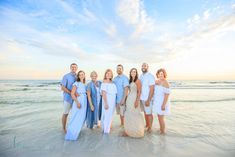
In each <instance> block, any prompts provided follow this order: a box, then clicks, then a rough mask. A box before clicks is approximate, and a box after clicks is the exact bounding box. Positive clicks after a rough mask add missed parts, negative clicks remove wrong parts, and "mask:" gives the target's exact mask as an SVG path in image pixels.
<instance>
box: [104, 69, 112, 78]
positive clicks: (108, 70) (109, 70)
mask: <svg viewBox="0 0 235 157" xmlns="http://www.w3.org/2000/svg"><path fill="white" fill-rule="evenodd" d="M108 72H111V73H112V78H111V79H110V81H112V79H113V71H112V70H111V69H107V70H106V71H105V73H104V80H106V79H107V78H106V74H107V73H108Z"/></svg>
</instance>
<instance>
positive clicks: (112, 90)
mask: <svg viewBox="0 0 235 157" xmlns="http://www.w3.org/2000/svg"><path fill="white" fill-rule="evenodd" d="M112 79H113V72H112V70H110V69H108V70H106V72H105V74H104V80H103V83H102V84H101V93H102V115H101V123H102V129H103V133H107V134H108V133H109V132H110V127H111V123H112V118H113V114H114V110H115V105H116V94H117V88H116V85H115V84H114V83H113V82H112Z"/></svg>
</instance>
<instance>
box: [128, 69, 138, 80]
mask: <svg viewBox="0 0 235 157" xmlns="http://www.w3.org/2000/svg"><path fill="white" fill-rule="evenodd" d="M133 70H135V71H136V76H135V78H134V79H133V78H132V76H131V72H132V71H133ZM129 78H130V79H129V83H131V82H132V81H134V82H135V81H136V80H137V79H138V71H137V69H136V68H132V69H131V70H130V77H129Z"/></svg>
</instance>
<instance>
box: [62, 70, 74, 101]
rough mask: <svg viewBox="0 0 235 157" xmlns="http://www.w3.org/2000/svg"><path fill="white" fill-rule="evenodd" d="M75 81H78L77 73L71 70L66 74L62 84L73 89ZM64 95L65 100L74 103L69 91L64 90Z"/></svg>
mask: <svg viewBox="0 0 235 157" xmlns="http://www.w3.org/2000/svg"><path fill="white" fill-rule="evenodd" d="M75 81H76V74H74V73H71V72H70V73H68V74H66V75H64V77H63V79H62V81H61V83H60V84H61V85H63V86H64V87H65V88H67V89H68V90H70V91H71V90H72V87H73V83H74V82H75ZM63 95H64V101H67V102H68V103H70V104H72V103H73V99H72V97H71V95H70V94H69V93H66V92H64V93H63Z"/></svg>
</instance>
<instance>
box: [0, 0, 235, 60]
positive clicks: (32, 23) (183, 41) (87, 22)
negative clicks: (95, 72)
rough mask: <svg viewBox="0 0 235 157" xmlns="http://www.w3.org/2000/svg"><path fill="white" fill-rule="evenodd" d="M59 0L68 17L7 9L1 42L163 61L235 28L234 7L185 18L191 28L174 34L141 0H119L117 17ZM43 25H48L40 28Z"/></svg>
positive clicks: (86, 56)
mask: <svg viewBox="0 0 235 157" xmlns="http://www.w3.org/2000/svg"><path fill="white" fill-rule="evenodd" d="M55 2H56V4H57V5H55V6H56V7H58V8H60V9H61V8H62V10H61V13H58V14H66V17H64V16H61V18H62V19H60V16H59V15H58V16H55V15H54V14H53V15H51V14H49V12H48V11H47V10H44V9H42V10H36V11H35V10H34V11H31V12H30V11H29V12H27V13H25V12H23V11H17V10H13V9H9V8H1V10H2V11H1V15H2V16H3V17H5V19H4V20H3V21H1V24H2V25H1V26H0V28H1V34H2V35H3V36H4V37H3V38H1V39H0V40H7V41H8V42H9V43H13V42H14V43H17V44H18V45H22V46H23V47H30V49H31V50H35V51H39V52H41V53H43V54H45V55H54V56H56V57H60V56H62V57H65V56H71V57H74V58H79V59H80V60H84V61H87V60H89V61H94V62H107V63H113V62H125V63H139V62H142V61H147V62H149V63H156V62H158V63H159V62H164V61H165V60H171V59H174V58H176V57H178V56H180V55H182V53H184V52H185V51H186V50H190V49H191V48H192V47H193V46H194V44H195V43H196V42H197V41H199V40H200V39H203V38H209V37H213V36H214V35H217V34H220V33H224V32H229V31H234V25H235V23H234V21H235V19H234V11H231V10H230V11H228V12H227V14H218V15H215V12H216V9H213V8H212V9H210V8H207V9H206V10H205V11H203V12H202V13H197V14H195V15H193V16H192V17H191V18H189V19H188V20H185V24H187V26H188V27H185V28H183V29H184V31H181V32H174V33H172V32H171V29H170V28H174V24H172V22H171V21H169V25H164V24H163V23H161V22H158V21H157V18H156V17H151V16H150V15H148V14H147V12H146V10H145V6H144V4H143V1H140V0H127V1H123V0H122V1H118V3H117V6H114V7H116V8H114V9H115V12H114V13H112V15H107V12H105V11H106V10H105V9H102V10H95V7H94V6H91V5H92V4H93V3H91V2H89V1H88V2H87V4H86V5H81V6H80V7H81V8H80V10H79V9H78V8H76V6H74V5H72V4H70V3H69V2H66V1H55ZM97 4H98V6H99V7H98V8H105V7H104V6H105V4H104V3H101V2H100V1H99V2H97ZM42 8H43V6H42ZM58 8H57V9H58ZM231 8H233V7H231ZM217 10H218V8H217ZM97 12H99V14H98V13H97ZM113 14H114V15H113ZM101 15H103V16H102V17H101ZM116 17H118V18H116ZM37 18H39V19H37ZM44 18H49V19H50V20H52V21H58V20H62V23H61V22H60V23H61V24H60V25H59V26H56V27H55V26H54V24H52V25H50V24H51V23H50V22H47V20H46V21H45V22H44V21H43V20H42V19H44ZM63 18H64V19H63ZM119 18H120V19H119ZM63 22H64V23H63ZM38 23H39V24H40V25H42V26H43V27H39V28H38ZM45 25H48V27H49V28H50V29H47V28H46V27H44V26H45ZM68 25H69V26H68ZM84 27H85V28H84ZM161 28H164V29H161ZM91 31H92V32H91ZM3 46H4V45H3ZM8 51H10V50H9V49H8Z"/></svg>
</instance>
